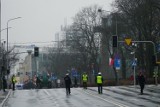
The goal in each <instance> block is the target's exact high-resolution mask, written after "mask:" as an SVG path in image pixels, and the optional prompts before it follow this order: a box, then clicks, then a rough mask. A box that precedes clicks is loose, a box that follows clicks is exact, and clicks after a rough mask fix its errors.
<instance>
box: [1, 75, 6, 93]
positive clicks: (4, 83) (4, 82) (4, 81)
mask: <svg viewBox="0 0 160 107" xmlns="http://www.w3.org/2000/svg"><path fill="white" fill-rule="evenodd" d="M2 82H3V92H6V90H5V89H6V88H7V81H6V78H5V76H3V78H2Z"/></svg>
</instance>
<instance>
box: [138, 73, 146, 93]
mask: <svg viewBox="0 0 160 107" xmlns="http://www.w3.org/2000/svg"><path fill="white" fill-rule="evenodd" d="M138 82H139V85H140V88H141V89H140V92H141V93H140V94H141V95H142V94H143V89H144V86H145V78H144V75H143V74H142V72H141V71H140V72H139V76H138Z"/></svg>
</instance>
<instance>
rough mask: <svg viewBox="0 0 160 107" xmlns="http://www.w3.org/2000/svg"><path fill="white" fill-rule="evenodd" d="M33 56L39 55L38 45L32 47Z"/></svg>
mask: <svg viewBox="0 0 160 107" xmlns="http://www.w3.org/2000/svg"><path fill="white" fill-rule="evenodd" d="M34 56H35V57H38V56H39V47H34Z"/></svg>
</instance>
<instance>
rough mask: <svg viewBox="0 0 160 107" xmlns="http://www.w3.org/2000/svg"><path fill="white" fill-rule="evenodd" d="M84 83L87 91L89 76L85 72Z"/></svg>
mask: <svg viewBox="0 0 160 107" xmlns="http://www.w3.org/2000/svg"><path fill="white" fill-rule="evenodd" d="M82 81H83V88H84V89H87V82H88V75H87V74H86V72H84V74H83V75H82Z"/></svg>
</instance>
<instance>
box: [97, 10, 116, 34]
mask: <svg viewBox="0 0 160 107" xmlns="http://www.w3.org/2000/svg"><path fill="white" fill-rule="evenodd" d="M102 11H104V12H109V13H112V12H111V11H106V10H102V9H98V12H99V13H101V14H102ZM115 35H117V16H116V33H115Z"/></svg>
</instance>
